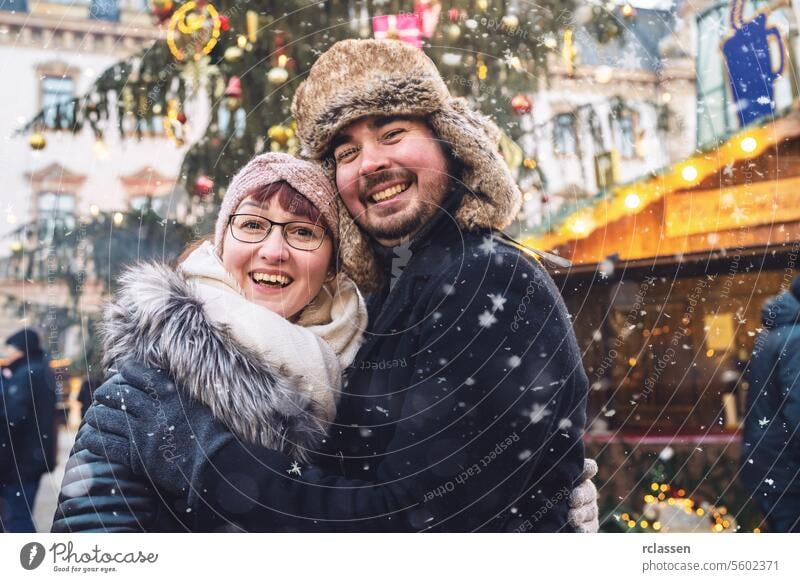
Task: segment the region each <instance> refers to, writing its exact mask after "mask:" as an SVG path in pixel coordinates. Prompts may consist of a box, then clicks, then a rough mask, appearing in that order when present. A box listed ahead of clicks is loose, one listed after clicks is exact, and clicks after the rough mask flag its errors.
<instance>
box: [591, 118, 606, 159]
mask: <svg viewBox="0 0 800 582" xmlns="http://www.w3.org/2000/svg"><path fill="white" fill-rule="evenodd" d="M589 131H590V132H591V134H592V143H593V145H594V152H595V155H596V154H599V153H602V152H605V151H606V140H605V139H604V138H603V126H602V125H601V123H600V116H599V115H597V113H596V112H595V111H594V109H592V110H591V112H590V113H589Z"/></svg>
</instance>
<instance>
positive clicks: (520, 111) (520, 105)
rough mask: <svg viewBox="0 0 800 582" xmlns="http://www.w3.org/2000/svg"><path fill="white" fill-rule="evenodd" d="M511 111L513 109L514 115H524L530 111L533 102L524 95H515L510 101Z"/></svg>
mask: <svg viewBox="0 0 800 582" xmlns="http://www.w3.org/2000/svg"><path fill="white" fill-rule="evenodd" d="M511 109H513V110H514V113H516V114H517V115H525V114H526V113H530V112H531V109H533V101H531V98H530V97H528V96H527V95H525V94H524V93H517V94H516V95H514V97H512V99H511Z"/></svg>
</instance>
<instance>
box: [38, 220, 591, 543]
mask: <svg viewBox="0 0 800 582" xmlns="http://www.w3.org/2000/svg"><path fill="white" fill-rule="evenodd" d="M383 255H384V257H383V259H384V260H383V264H384V267H385V271H386V275H387V277H386V283H385V285H384V287H383V291H382V292H378V293H376V294H374V295H373V296H371V297H370V300H369V302H368V307H369V311H370V327H369V331H368V332H367V334H366V336H365V341H364V344H363V346H362V348H361V350H360V352H359V355H358V356H357V358H356V360H355V363H354V364H353V366H352V367H351V368H350V369H349V370H348V373H347V375H346V381H345V384H344V388H343V395H342V398H341V401H340V404H339V408H338V414H337V418H336V422H335V425H334V426H333V427H332V428H331V431H330V437H329V438H328V439H327V442H326V443H325V445H324V448H323V450H322V451H320V452H319V453H318V454H317V455H316V456H315V458H314V462H313V464H312V465H311V466H296V465H293V460H292V459H291V458H289V457H287V456H284V455H282V454H280V453H278V452H275V451H269V450H266V449H257V448H256V447H252V446H246V445H242V444H240V443H238V442H235V440H234V439H229V440H228V442H227V444H224V445H223V446H221V447H217V446H215V445H214V444H213V443H198V445H199V446H201V447H202V448H203V449H204V450H211V449H214V450H216V451H217V452H216V453H215V454H214V455H213V458H210V459H209V461H208V467H209V468H208V470H205V471H203V474H202V476H201V477H200V478H199V482H195V483H192V485H193V488H194V490H195V491H196V492H198V495H199V497H200V498H202V501H199V502H196V503H190V507H186V503H183V502H182V500H178V501H176V500H174V499H167V500H164V502H163V505H164V506H165V507H168V508H169V512H167V513H170V514H171V516H170V517H167V516H165V515H164V514H165V512H164V511H161V512H160V514H161V515H162V519H160V520H157V523H156V525H155V526H153V527H151V528H150V529H156V530H170V529H181V528H185V529H191V530H193V531H198V530H202V531H208V530H212V531H213V530H221V529H227V530H230V529H234V530H236V529H244V530H247V531H290V530H303V531H330V530H333V531H344V530H347V531H350V530H356V531H420V530H434V531H476V530H477V531H571V529H570V526H568V525H567V510H568V495H569V493H570V491H571V490H572V489H573V487H574V486H575V485H576V484H577V482H578V480H579V477H580V475H581V471H582V468H583V458H584V450H583V444H582V440H581V436H582V431H583V427H584V424H585V405H586V397H587V390H588V381H587V378H586V375H585V372H584V371H583V368H582V365H581V360H580V353H579V351H578V347H577V344H576V341H575V337H574V334H573V332H572V329H571V323H570V318H569V316H568V314H567V311H566V309H565V306H564V304H563V302H562V300H561V298H560V296H559V293H558V290H557V289H556V287H555V285H554V283H553V281H552V279H551V278H550V277H549V275H548V274H547V273H546V271H545V269H544V268H543V267H542V266H541V265H540V264H539V263H538V262H537V261H536V260H535V259H532V258H530V257H529V256H528V255H527V254H526V253H524V252H522V251H520V250H518V249H517V248H515V247H514V246H512V245H509V244H507V243H505V242H503V240H502V239H501V238H500V237H499V235H498V234H497V233H494V234H493V233H492V232H491V231H489V230H484V231H475V232H463V231H460V230H459V229H458V228H457V227H456V226H455V224H454V223H453V222H452V220H451V219H450V214H448V213H447V212H444V211H440V212H439V213H438V215H437V216H436V217H435V218H434V219H433V220H432V221H431V222H429V223H428V224H427V225H426V227H425V228H424V230H423V231H422V232H421V233H419V234H418V235H417V236H416V237H415V238H414V240H413V241H412V242H411V243H410V244H409V245H407V246H403V247H397V248H395V249H387V250H386V251H385V252H384V253H383ZM116 378H117V379H116V380H115V381H116V382H122V383H123V388H124V382H125V380H124V378H123V377H122V376H121V375H117V377H116ZM165 382H166V380H165ZM95 406H97V405H95ZM166 412H167V417H168V418H180V414H181V413H176V412H175V411H172V412H170V411H166ZM90 414H91V410H90ZM98 414H102V407H101V408H100V409H98ZM189 420H190V422H191V418H190V419H189ZM133 426H134V430H136V428H135V423H134V425H133ZM133 438H135V439H136V440H137V441H138V442H143V441H144V439H146V438H147V437H146V435H134V437H133ZM79 440H80V439H79ZM74 454H75V459H76V462H82V463H84V464H85V465H86V466H88V467H89V468H90V470H88V471H87V473H86V474H87V475H91V476H92V477H93V478H97V477H98V476H101V477H102V476H105V477H107V478H110V477H111V475H112V472H111V471H110V470H109V469H108V461H112V462H113V461H115V459H113V458H110V456H111V455H108V456H109V458H107V459H102V458H97V456H96V455H93V454H92V453H90V452H88V451H80V450H76V451H75V452H74ZM123 455H124V453H123ZM80 457H83V461H80V460H79V459H80ZM118 460H119V459H117V461H118ZM143 463H144V465H145V468H146V469H147V459H143ZM84 468H85V467H84ZM117 469H120V466H117ZM149 470H150V469H148V471H149ZM122 475H123V478H124V477H125V476H126V475H125V473H124V472H123V473H122ZM68 477H69V469H68ZM67 480H68V479H65V483H67ZM95 482H97V481H95ZM69 486H70V487H75V488H76V489H78V490H80V489H81V487H82V485H81V483H80V482H79V481H76V482H73V483H70V484H69ZM109 487H110V486H109ZM109 487H106V488H105V489H102V488H95V489H93V490H92V491H93V495H95V496H96V499H95V500H94V503H98V501H99V502H100V505H101V506H102V507H103V511H102V512H98V513H97V515H96V516H93V517H92V516H87V515H86V514H85V512H84V513H82V514H81V515H80V516H79V517H78V519H79V520H80V523H78V522H76V521H75V520H73V519H72V518H71V515H72V513H76V514H77V513H81V511H80V510H73V509H74V507H77V506H79V505H80V503H82V502H81V501H80V500H77V501H73V502H72V505H71V504H70V503H66V504H64V503H62V506H61V507H60V509H59V512H58V513H57V514H56V521H55V524H54V531H75V530H81V529H83V530H87V529H113V530H116V531H132V530H137V529H141V528H142V524H141V522H139V521H137V519H136V513H137V511H139V512H140V513H146V512H147V511H149V510H146V509H140V510H136V511H132V510H130V509H127V508H126V506H125V505H124V504H122V503H121V501H120V500H119V499H116V500H115V499H114V498H113V496H111V495H108V491H106V489H108V488H109ZM101 489H102V490H101ZM116 489H117V492H118V491H119V489H120V487H119V486H117V487H116ZM122 489H125V487H122ZM84 490H85V487H84ZM129 502H130V503H131V504H133V505H134V506H135V505H136V503H137V499H136V495H135V494H133V495H132V496H131V499H130V500H129ZM84 510H85V508H84ZM113 512H116V513H115V514H114V515H112V513H113ZM125 515H128V516H129V517H128V518H127V522H126V521H125V520H124V519H123V518H121V517H120V516H125ZM121 520H122V521H121ZM178 524H183V525H178Z"/></svg>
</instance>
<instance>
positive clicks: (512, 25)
mask: <svg viewBox="0 0 800 582" xmlns="http://www.w3.org/2000/svg"><path fill="white" fill-rule="evenodd" d="M501 22H502V23H503V27H505V29H506V30H514V29H516V28H517V27H518V26H519V17H518V16H517V15H516V14H506V15H505V16H503V18H502V20H501Z"/></svg>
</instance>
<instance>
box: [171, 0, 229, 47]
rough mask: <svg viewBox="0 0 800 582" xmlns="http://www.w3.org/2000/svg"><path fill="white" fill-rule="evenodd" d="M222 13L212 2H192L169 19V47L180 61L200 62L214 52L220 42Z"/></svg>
mask: <svg viewBox="0 0 800 582" xmlns="http://www.w3.org/2000/svg"><path fill="white" fill-rule="evenodd" d="M220 27H221V22H220V18H219V12H217V9H216V8H214V5H213V4H211V3H210V2H205V1H202V2H194V1H190V2H187V3H186V4H184V5H183V6H181V7H180V8H178V9H177V10H176V11H175V12H174V13H173V14H172V16H171V17H170V20H169V26H168V27H167V46H168V47H169V51H170V52H171V53H172V56H173V57H175V59H177V60H178V61H184V60H186V59H189V58H191V59H195V60H198V59H200V58H202V57H203V55H207V54H209V53H210V52H211V50H212V49H213V48H214V46H216V44H217V41H218V40H219V32H220Z"/></svg>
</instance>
